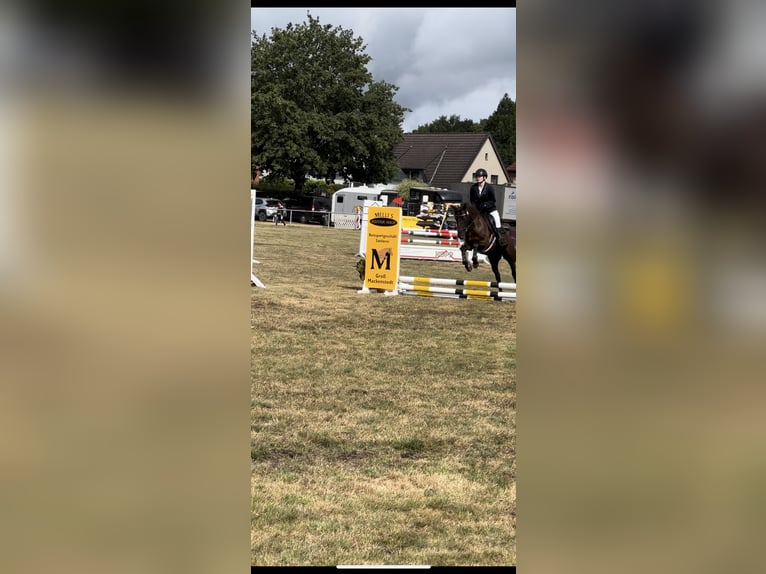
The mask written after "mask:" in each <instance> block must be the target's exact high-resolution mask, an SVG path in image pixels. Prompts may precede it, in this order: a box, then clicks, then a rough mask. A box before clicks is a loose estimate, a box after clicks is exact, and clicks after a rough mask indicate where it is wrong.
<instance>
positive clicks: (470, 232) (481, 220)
mask: <svg viewBox="0 0 766 574" xmlns="http://www.w3.org/2000/svg"><path fill="white" fill-rule="evenodd" d="M455 222H456V223H457V236H458V238H459V239H460V241H461V245H460V254H461V255H462V256H463V265H464V266H465V269H466V271H471V270H472V269H476V268H477V267H478V266H479V255H478V254H479V253H482V254H484V255H486V256H487V259H489V264H490V265H491V266H492V272H493V273H494V274H495V280H496V281H497V282H498V283H500V281H501V279H500V270H499V269H498V264H499V263H500V259H505V260H506V261H507V262H508V265H510V266H511V273H512V274H513V281H514V282H516V227H514V226H512V225H510V224H508V223H505V222H501V223H502V225H503V227H504V228H505V230H506V232H505V237H506V239H508V245H506V246H505V247H501V246H500V244H499V243H498V242H497V239H496V238H495V234H494V233H492V230H491V228H490V227H489V223H487V220H486V219H485V217H484V216H483V215H482V214H481V213H480V212H479V210H478V209H476V207H475V206H474V205H473V204H472V203H461V204H460V207H458V208H456V209H455ZM469 250H473V258H472V261H471V263H473V266H471V263H469V261H468V253H467V252H468V251H469Z"/></svg>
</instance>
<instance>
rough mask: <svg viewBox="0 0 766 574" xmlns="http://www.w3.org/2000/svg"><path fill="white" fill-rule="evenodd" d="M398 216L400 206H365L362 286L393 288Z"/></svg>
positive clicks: (396, 268)
mask: <svg viewBox="0 0 766 574" xmlns="http://www.w3.org/2000/svg"><path fill="white" fill-rule="evenodd" d="M401 217H402V210H401V209H400V208H398V207H368V208H367V246H366V250H365V266H366V269H365V273H364V287H365V288H366V289H382V290H384V291H396V288H397V283H398V282H399V242H400V240H401V237H402V221H401Z"/></svg>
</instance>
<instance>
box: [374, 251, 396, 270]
mask: <svg viewBox="0 0 766 574" xmlns="http://www.w3.org/2000/svg"><path fill="white" fill-rule="evenodd" d="M384 264H385V265H384ZM384 267H385V270H386V271H391V251H389V250H388V249H386V251H385V253H384V254H383V258H382V259H381V258H380V253H379V252H378V250H377V249H373V250H372V257H370V271H374V270H375V269H383V268H384Z"/></svg>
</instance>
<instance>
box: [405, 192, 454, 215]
mask: <svg viewBox="0 0 766 574" xmlns="http://www.w3.org/2000/svg"><path fill="white" fill-rule="evenodd" d="M426 198H427V199H426ZM467 200H468V194H467V193H463V192H461V191H454V190H450V189H431V188H428V187H413V188H410V199H409V200H408V201H405V202H404V205H403V206H402V210H403V212H404V215H415V216H416V215H418V214H419V213H420V211H421V206H422V204H423V203H432V204H434V205H441V206H443V207H442V209H444V210H447V209H449V207H452V206H456V205H460V204H461V203H462V202H464V201H467Z"/></svg>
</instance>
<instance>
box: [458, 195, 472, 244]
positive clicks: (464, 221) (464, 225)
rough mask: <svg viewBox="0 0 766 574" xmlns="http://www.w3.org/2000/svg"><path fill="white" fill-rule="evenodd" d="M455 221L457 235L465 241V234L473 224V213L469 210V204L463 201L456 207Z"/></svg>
mask: <svg viewBox="0 0 766 574" xmlns="http://www.w3.org/2000/svg"><path fill="white" fill-rule="evenodd" d="M455 223H456V224H457V236H458V238H459V239H460V240H461V241H465V234H466V232H467V231H468V230H469V229H470V228H471V226H472V225H473V223H472V221H471V213H470V212H469V211H468V204H466V203H461V204H460V206H459V207H457V208H455Z"/></svg>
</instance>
